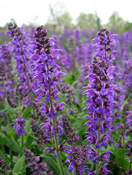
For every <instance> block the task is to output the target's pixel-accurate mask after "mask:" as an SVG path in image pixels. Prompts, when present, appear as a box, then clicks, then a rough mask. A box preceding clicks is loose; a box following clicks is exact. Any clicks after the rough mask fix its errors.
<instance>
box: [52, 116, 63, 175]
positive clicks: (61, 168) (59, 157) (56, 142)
mask: <svg viewBox="0 0 132 175" xmlns="http://www.w3.org/2000/svg"><path fill="white" fill-rule="evenodd" d="M53 127H54V128H55V117H53ZM54 138H55V148H56V150H57V163H58V165H59V169H60V174H61V175H64V170H63V165H62V161H61V156H60V151H59V149H58V140H57V135H56V131H55V135H54Z"/></svg>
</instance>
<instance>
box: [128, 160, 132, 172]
mask: <svg viewBox="0 0 132 175" xmlns="http://www.w3.org/2000/svg"><path fill="white" fill-rule="evenodd" d="M131 162H132V157H131V158H130V162H129V167H128V170H129V169H130V168H131Z"/></svg>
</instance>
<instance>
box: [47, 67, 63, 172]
mask: <svg viewBox="0 0 132 175" xmlns="http://www.w3.org/2000/svg"><path fill="white" fill-rule="evenodd" d="M46 65H47V64H46ZM49 82H50V79H49V78H48V84H49ZM49 95H50V107H51V111H53V101H52V97H51V87H50V86H49ZM55 123H56V121H55V117H53V128H54V129H55ZM54 138H55V148H56V151H57V163H58V166H59V169H60V175H64V170H63V165H62V161H61V156H60V151H59V149H58V140H57V135H56V131H55V135H54Z"/></svg>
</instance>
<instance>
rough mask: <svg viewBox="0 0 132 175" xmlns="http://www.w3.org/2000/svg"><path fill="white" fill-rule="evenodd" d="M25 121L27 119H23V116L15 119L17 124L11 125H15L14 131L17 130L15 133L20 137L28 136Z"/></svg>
mask: <svg viewBox="0 0 132 175" xmlns="http://www.w3.org/2000/svg"><path fill="white" fill-rule="evenodd" d="M24 121H25V119H23V118H22V116H20V117H18V118H16V119H15V123H11V125H13V129H15V133H16V134H17V135H19V136H21V135H26V132H25V130H24V126H25V124H24Z"/></svg>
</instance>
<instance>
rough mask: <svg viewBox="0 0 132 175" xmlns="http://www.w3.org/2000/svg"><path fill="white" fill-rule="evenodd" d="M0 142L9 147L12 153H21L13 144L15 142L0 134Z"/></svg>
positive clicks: (17, 146)
mask: <svg viewBox="0 0 132 175" xmlns="http://www.w3.org/2000/svg"><path fill="white" fill-rule="evenodd" d="M0 142H2V143H4V144H5V145H6V146H7V147H9V148H10V149H11V150H12V151H14V152H16V153H22V149H21V148H20V146H19V145H18V144H17V143H16V142H15V140H11V139H10V138H8V137H7V136H6V135H4V134H2V133H0Z"/></svg>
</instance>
